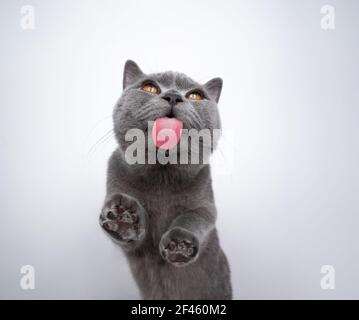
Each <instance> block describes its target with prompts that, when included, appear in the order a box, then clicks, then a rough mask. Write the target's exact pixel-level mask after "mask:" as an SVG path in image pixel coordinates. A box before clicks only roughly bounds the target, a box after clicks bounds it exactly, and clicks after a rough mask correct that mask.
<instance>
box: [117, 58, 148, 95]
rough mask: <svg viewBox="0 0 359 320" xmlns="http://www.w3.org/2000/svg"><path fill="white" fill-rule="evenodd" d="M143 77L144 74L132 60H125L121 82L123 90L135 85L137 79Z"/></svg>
mask: <svg viewBox="0 0 359 320" xmlns="http://www.w3.org/2000/svg"><path fill="white" fill-rule="evenodd" d="M143 76H144V73H143V72H142V70H141V69H140V67H139V66H138V65H137V64H136V62H134V61H132V60H127V61H126V63H125V68H124V71H123V82H122V83H123V89H125V88H127V86H129V85H131V84H133V83H135V82H136V81H137V80H138V79H140V78H142V77H143Z"/></svg>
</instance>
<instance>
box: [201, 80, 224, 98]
mask: <svg viewBox="0 0 359 320" xmlns="http://www.w3.org/2000/svg"><path fill="white" fill-rule="evenodd" d="M222 86H223V80H222V79H221V78H214V79H212V80H209V81H208V82H207V83H206V84H205V85H204V87H205V89H206V91H207V92H208V94H209V95H210V97H211V99H214V100H216V102H218V100H219V97H220V95H221V91H222Z"/></svg>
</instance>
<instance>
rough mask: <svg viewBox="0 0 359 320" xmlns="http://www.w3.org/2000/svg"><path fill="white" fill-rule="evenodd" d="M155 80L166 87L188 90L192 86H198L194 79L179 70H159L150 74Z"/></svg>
mask: <svg viewBox="0 0 359 320" xmlns="http://www.w3.org/2000/svg"><path fill="white" fill-rule="evenodd" d="M152 76H153V77H154V78H155V80H156V81H157V82H158V83H159V84H160V85H161V86H164V87H166V88H177V89H179V90H189V89H192V88H194V87H199V86H200V84H198V83H197V82H196V81H194V80H192V79H191V78H190V77H188V76H186V75H185V74H183V73H180V72H173V71H167V72H161V73H156V74H153V75H152Z"/></svg>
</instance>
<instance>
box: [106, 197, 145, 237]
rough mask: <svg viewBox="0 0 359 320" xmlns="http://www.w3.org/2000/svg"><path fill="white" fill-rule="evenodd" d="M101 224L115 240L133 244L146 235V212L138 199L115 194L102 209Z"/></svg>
mask: <svg viewBox="0 0 359 320" xmlns="http://www.w3.org/2000/svg"><path fill="white" fill-rule="evenodd" d="M100 225H101V227H102V228H103V229H104V230H105V231H106V232H107V234H108V235H110V237H111V238H112V239H113V240H114V241H117V242H119V243H121V244H131V243H133V242H134V241H139V240H141V239H142V238H143V237H144V234H145V225H146V212H145V209H144V208H143V207H142V206H141V204H140V203H139V202H138V201H137V200H136V199H134V198H132V197H130V196H128V195H126V194H123V193H121V194H115V195H114V196H112V197H111V198H110V200H108V201H106V203H105V205H104V207H103V209H102V212H101V215H100Z"/></svg>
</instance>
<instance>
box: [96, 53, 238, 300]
mask: <svg viewBox="0 0 359 320" xmlns="http://www.w3.org/2000/svg"><path fill="white" fill-rule="evenodd" d="M123 89H124V91H123V94H122V96H121V98H120V99H119V101H118V103H117V104H116V106H115V109H114V112H113V120H114V132H115V136H116V139H117V141H118V145H119V146H118V148H117V149H116V150H115V151H114V153H113V154H112V156H111V157H110V159H109V163H108V172H107V196H106V199H105V203H104V206H103V209H102V212H101V215H100V225H101V226H102V228H103V229H104V230H105V232H106V233H107V234H108V235H109V236H110V237H111V239H112V240H113V241H114V242H116V243H117V244H119V245H120V246H121V247H122V248H123V250H124V252H125V254H126V256H127V258H128V261H129V265H130V268H131V270H132V274H133V276H134V278H135V280H136V282H137V284H138V287H139V289H140V292H141V294H142V297H143V298H144V299H231V298H232V288H231V283H230V270H229V265H228V262H227V259H226V256H225V254H224V253H223V251H222V249H221V247H220V245H219V240H218V236H217V231H216V228H215V221H216V214H217V213H216V207H215V203H214V197H213V191H212V185H211V174H210V167H209V165H208V164H206V163H204V162H200V163H199V164H191V163H189V164H165V165H163V164H159V163H156V164H132V165H130V164H128V162H127V161H126V159H125V151H126V148H127V147H128V146H129V144H130V143H129V142H128V141H126V139H125V135H126V132H128V130H130V129H133V128H138V129H141V130H143V132H145V134H146V135H148V134H150V133H149V130H148V121H154V120H156V119H157V118H160V117H168V118H175V119H179V120H180V121H181V122H182V123H183V128H184V129H191V128H195V129H204V128H206V129H210V130H213V129H220V119H219V114H218V110H217V102H218V99H219V96H220V93H221V90H222V80H221V79H220V78H214V79H212V80H210V81H208V82H207V83H206V84H204V85H200V84H198V83H196V82H195V81H193V80H192V79H190V78H189V77H187V76H186V75H184V74H180V73H175V72H164V73H157V74H150V75H146V74H144V73H143V72H142V71H141V69H140V68H139V67H138V66H137V64H136V63H134V62H133V61H130V60H129V61H127V62H126V64H125V68H124V76H123ZM199 143H200V142H199ZM214 148H215V145H212V146H211V149H212V150H213V149H214ZM145 152H148V150H147V149H146V150H145Z"/></svg>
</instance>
